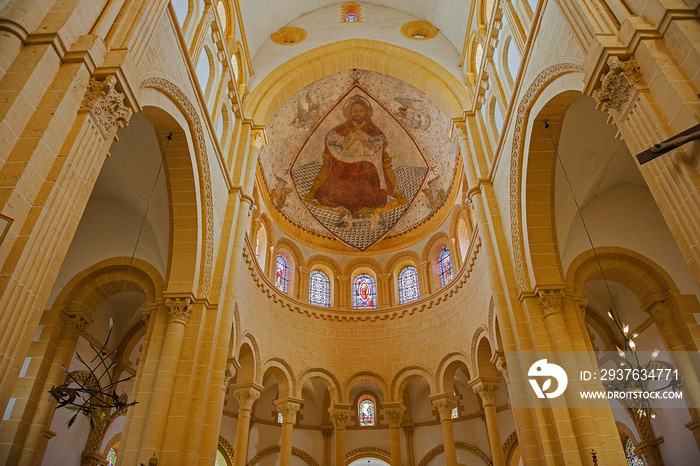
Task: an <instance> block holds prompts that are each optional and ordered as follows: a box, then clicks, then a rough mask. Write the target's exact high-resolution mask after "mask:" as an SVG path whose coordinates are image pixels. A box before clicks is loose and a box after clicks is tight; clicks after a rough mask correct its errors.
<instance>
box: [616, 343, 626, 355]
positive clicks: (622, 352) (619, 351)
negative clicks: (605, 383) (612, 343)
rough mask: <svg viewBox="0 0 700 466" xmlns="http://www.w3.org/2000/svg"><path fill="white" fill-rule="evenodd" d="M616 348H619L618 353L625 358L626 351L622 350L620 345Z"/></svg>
mask: <svg viewBox="0 0 700 466" xmlns="http://www.w3.org/2000/svg"><path fill="white" fill-rule="evenodd" d="M615 348H617V354H619V355H620V357H621V358H624V357H625V352H624V351H622V350H621V349H620V348H619V347H617V346H616V347H615Z"/></svg>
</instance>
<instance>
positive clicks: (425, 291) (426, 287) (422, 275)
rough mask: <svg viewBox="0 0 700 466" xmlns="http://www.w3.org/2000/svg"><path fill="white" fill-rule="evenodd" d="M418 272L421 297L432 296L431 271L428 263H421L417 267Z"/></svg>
mask: <svg viewBox="0 0 700 466" xmlns="http://www.w3.org/2000/svg"><path fill="white" fill-rule="evenodd" d="M416 269H417V272H418V287H419V290H420V295H421V296H427V295H429V294H430V290H431V286H430V283H431V282H430V271H429V270H428V262H421V263H420V264H418V265H417V266H416Z"/></svg>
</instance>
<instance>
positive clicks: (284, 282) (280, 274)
mask: <svg viewBox="0 0 700 466" xmlns="http://www.w3.org/2000/svg"><path fill="white" fill-rule="evenodd" d="M288 285H289V262H287V258H285V257H284V256H283V255H282V254H279V255H278V256H277V260H276V261H275V286H276V287H277V288H279V289H280V290H282V291H283V292H285V293H286V292H287V287H288Z"/></svg>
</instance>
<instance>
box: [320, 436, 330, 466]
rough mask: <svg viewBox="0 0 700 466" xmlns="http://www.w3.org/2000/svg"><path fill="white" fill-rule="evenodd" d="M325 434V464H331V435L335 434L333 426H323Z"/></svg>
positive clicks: (327, 465)
mask: <svg viewBox="0 0 700 466" xmlns="http://www.w3.org/2000/svg"><path fill="white" fill-rule="evenodd" d="M321 435H323V466H331V437H332V436H333V427H332V426H322V427H321Z"/></svg>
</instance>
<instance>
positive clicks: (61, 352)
mask: <svg viewBox="0 0 700 466" xmlns="http://www.w3.org/2000/svg"><path fill="white" fill-rule="evenodd" d="M89 325H90V322H89V321H88V320H87V319H86V318H85V317H84V316H82V315H78V314H68V315H67V318H66V320H65V321H64V323H63V328H61V333H60V335H59V338H58V342H57V343H56V350H55V352H54V356H53V361H52V362H51V367H50V368H49V372H48V374H47V376H46V382H45V383H44V384H43V385H44V388H43V390H42V392H41V401H40V402H39V404H38V406H37V407H36V413H35V414H34V418H33V419H32V424H31V425H30V427H29V431H28V433H27V437H26V443H25V445H24V447H23V448H22V452H21V454H20V457H19V461H18V463H17V464H40V463H41V460H42V458H43V456H44V451H45V450H46V443H47V439H46V437H45V435H44V434H45V432H46V431H47V430H48V429H49V427H51V420H52V419H53V413H54V411H55V409H56V400H55V399H48V396H47V392H48V391H49V390H50V389H51V387H53V386H58V385H63V384H64V383H65V382H66V374H65V373H64V372H63V369H62V367H70V362H71V360H72V359H73V353H74V352H75V345H76V343H77V342H78V337H80V334H81V333H82V332H83V331H85V329H87V328H88V326H89ZM8 464H9V463H8Z"/></svg>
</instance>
